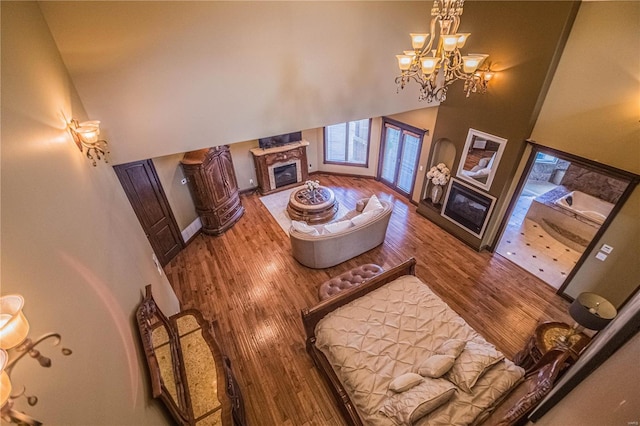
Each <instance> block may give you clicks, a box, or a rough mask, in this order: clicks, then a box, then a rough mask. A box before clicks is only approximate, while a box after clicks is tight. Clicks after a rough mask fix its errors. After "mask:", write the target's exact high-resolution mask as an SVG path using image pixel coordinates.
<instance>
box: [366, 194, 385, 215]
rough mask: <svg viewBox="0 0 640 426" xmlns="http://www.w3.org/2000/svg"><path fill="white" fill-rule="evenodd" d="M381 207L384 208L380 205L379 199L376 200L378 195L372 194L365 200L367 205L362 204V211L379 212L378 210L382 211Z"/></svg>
mask: <svg viewBox="0 0 640 426" xmlns="http://www.w3.org/2000/svg"><path fill="white" fill-rule="evenodd" d="M383 209H384V206H383V205H382V203H381V202H380V200H378V197H377V196H376V194H373V195H372V196H371V198H369V201H367V205H366V206H364V209H363V210H362V213H367V212H371V211H377V212H379V211H382V210H383Z"/></svg>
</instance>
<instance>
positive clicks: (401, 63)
mask: <svg viewBox="0 0 640 426" xmlns="http://www.w3.org/2000/svg"><path fill="white" fill-rule="evenodd" d="M396 58H398V67H399V68H400V70H401V71H407V70H408V69H409V68H411V62H413V58H412V57H411V56H409V55H396Z"/></svg>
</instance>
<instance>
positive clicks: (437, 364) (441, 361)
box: [418, 354, 456, 379]
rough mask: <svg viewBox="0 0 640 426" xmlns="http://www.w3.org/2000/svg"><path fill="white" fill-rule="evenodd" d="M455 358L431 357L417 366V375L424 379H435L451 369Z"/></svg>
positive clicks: (444, 356)
mask: <svg viewBox="0 0 640 426" xmlns="http://www.w3.org/2000/svg"><path fill="white" fill-rule="evenodd" d="M455 362H456V358H455V357H454V356H451V355H440V354H435V355H431V356H430V357H429V358H427V359H425V360H424V361H423V362H422V364H420V365H419V366H418V374H419V375H421V376H424V377H431V378H434V379H437V378H439V377H442V376H444V374H445V373H446V372H447V371H449V370H450V369H451V367H453V364H454V363H455Z"/></svg>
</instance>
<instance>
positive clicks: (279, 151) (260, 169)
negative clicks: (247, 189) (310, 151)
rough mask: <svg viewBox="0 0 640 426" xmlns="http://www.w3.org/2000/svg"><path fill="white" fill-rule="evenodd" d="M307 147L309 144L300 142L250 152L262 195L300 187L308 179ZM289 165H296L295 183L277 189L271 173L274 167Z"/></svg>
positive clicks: (303, 141) (255, 149)
mask: <svg viewBox="0 0 640 426" xmlns="http://www.w3.org/2000/svg"><path fill="white" fill-rule="evenodd" d="M308 145H309V142H307V141H305V140H302V141H299V142H294V143H291V144H287V145H282V146H278V147H274V148H267V149H263V148H254V149H251V150H250V152H251V154H252V156H253V161H254V163H255V166H256V178H257V180H258V189H259V190H260V193H261V194H262V195H266V194H270V193H273V192H278V191H282V190H284V189H287V188H291V187H294V186H297V185H300V184H301V183H302V182H304V181H306V180H307V179H308V177H309V172H308V167H307V164H308V161H307V146H308ZM289 164H295V165H296V174H297V181H296V182H295V183H292V184H290V185H284V186H280V187H277V186H276V180H275V175H274V173H273V171H274V169H275V168H276V167H281V166H286V165H289Z"/></svg>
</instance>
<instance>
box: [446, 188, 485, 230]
mask: <svg viewBox="0 0 640 426" xmlns="http://www.w3.org/2000/svg"><path fill="white" fill-rule="evenodd" d="M495 200H496V199H495V198H494V197H492V196H491V195H489V194H485V193H482V192H478V191H476V190H474V189H473V188H471V187H469V186H467V185H465V184H463V183H461V182H459V181H457V180H455V179H453V180H452V182H451V186H450V187H449V191H448V192H447V196H446V200H445V204H444V206H443V208H442V216H444V217H446V218H447V219H449V220H450V221H452V222H454V223H456V224H458V225H459V226H461V227H462V228H464V229H466V230H467V231H469V232H470V233H472V234H473V235H475V236H476V237H478V238H482V234H483V233H484V230H485V228H486V225H487V222H488V221H489V217H490V216H491V211H492V210H493V205H494V203H495Z"/></svg>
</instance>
